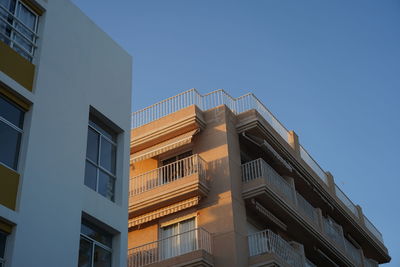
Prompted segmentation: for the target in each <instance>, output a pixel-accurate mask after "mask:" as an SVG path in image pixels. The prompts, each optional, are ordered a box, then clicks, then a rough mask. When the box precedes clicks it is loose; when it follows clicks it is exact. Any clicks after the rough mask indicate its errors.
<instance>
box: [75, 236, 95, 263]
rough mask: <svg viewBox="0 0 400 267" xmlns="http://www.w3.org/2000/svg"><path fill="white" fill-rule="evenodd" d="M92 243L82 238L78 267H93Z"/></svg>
mask: <svg viewBox="0 0 400 267" xmlns="http://www.w3.org/2000/svg"><path fill="white" fill-rule="evenodd" d="M92 246H93V244H92V242H90V241H89V240H87V239H85V238H83V237H81V241H80V244H79V260H78V267H91V264H92Z"/></svg>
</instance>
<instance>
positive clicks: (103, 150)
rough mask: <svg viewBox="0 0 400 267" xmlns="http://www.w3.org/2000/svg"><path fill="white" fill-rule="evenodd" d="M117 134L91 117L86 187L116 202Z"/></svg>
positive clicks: (87, 149) (87, 150)
mask: <svg viewBox="0 0 400 267" xmlns="http://www.w3.org/2000/svg"><path fill="white" fill-rule="evenodd" d="M116 141H117V134H116V133H115V132H114V131H113V130H112V129H111V128H110V127H108V126H107V125H105V124H104V123H102V122H101V121H99V120H98V119H96V118H94V117H92V116H90V118H89V128H88V138H87V148H86V168H85V185H87V186H88V187H90V188H92V189H93V190H95V191H97V192H98V193H100V194H101V195H103V196H105V197H106V198H108V199H110V200H111V201H114V190H115V189H114V187H115V179H116V152H117V144H116Z"/></svg>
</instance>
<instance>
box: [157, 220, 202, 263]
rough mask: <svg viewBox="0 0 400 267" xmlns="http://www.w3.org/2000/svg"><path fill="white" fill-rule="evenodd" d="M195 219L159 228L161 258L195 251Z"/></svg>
mask: <svg viewBox="0 0 400 267" xmlns="http://www.w3.org/2000/svg"><path fill="white" fill-rule="evenodd" d="M195 227H196V222H195V218H191V219H188V220H184V221H181V222H178V223H174V224H171V225H168V226H166V227H162V228H161V238H162V241H161V255H160V256H161V258H162V259H168V258H172V257H176V256H179V255H182V254H185V253H188V252H191V251H194V250H196V249H197V248H196V240H197V238H196V231H195Z"/></svg>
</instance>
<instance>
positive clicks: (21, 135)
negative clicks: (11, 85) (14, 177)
mask: <svg viewBox="0 0 400 267" xmlns="http://www.w3.org/2000/svg"><path fill="white" fill-rule="evenodd" d="M0 98H2V99H4V101H6V102H8V103H10V104H11V105H12V106H14V107H15V108H16V109H19V110H20V111H21V112H22V113H23V119H22V127H24V123H25V115H26V110H24V109H23V108H21V107H20V106H19V105H18V104H16V103H15V102H14V101H12V100H10V99H9V98H7V97H6V96H4V95H2V94H0ZM0 122H3V123H4V124H5V125H7V126H9V127H11V128H12V129H14V130H16V131H17V132H18V133H19V134H20V140H19V145H18V146H19V147H18V151H17V163H16V166H15V168H14V167H11V166H8V165H7V164H5V163H3V162H2V161H0V164H1V165H2V166H4V167H6V168H9V169H11V170H14V171H18V169H19V163H20V157H21V155H20V154H21V147H22V138H23V134H24V130H23V129H22V128H20V127H19V126H17V125H15V124H14V123H12V122H10V121H9V120H7V119H6V118H4V117H3V116H2V115H1V114H0Z"/></svg>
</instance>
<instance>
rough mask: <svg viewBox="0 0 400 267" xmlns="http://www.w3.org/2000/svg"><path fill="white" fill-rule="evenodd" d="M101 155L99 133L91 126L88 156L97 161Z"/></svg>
mask: <svg viewBox="0 0 400 267" xmlns="http://www.w3.org/2000/svg"><path fill="white" fill-rule="evenodd" d="M98 156H99V134H98V133H97V132H95V131H94V130H93V129H91V128H90V127H89V130H88V140H87V147H86V157H87V158H88V159H90V160H92V161H93V162H95V163H98V162H97V159H98Z"/></svg>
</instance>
